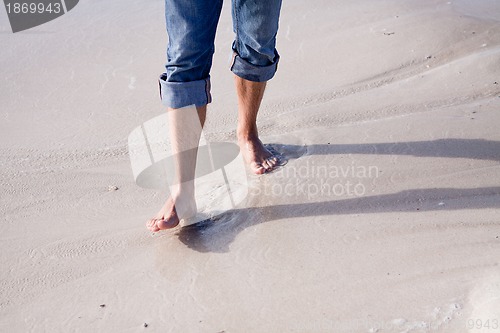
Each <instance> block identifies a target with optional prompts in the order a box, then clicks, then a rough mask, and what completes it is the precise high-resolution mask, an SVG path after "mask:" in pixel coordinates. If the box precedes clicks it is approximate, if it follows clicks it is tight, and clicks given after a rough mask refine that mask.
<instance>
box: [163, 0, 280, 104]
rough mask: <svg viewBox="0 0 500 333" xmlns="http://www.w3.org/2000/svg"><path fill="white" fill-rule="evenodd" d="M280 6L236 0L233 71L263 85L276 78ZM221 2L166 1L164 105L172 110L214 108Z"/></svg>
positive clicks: (266, 0)
mask: <svg viewBox="0 0 500 333" xmlns="http://www.w3.org/2000/svg"><path fill="white" fill-rule="evenodd" d="M280 9H281V0H232V16H233V31H234V32H235V34H236V37H235V40H234V42H233V45H232V49H233V60H232V63H231V71H232V72H233V73H234V74H235V75H237V76H239V77H241V78H243V79H246V80H250V81H255V82H264V81H268V80H270V79H271V78H272V77H273V76H274V73H275V72H276V69H277V65H278V60H279V55H278V52H277V51H276V48H275V46H276V33H277V31H278V21H279V14H280ZM221 10H222V0H165V18H166V23H167V33H168V37H169V40H168V48H167V63H166V65H165V67H166V72H165V73H163V74H162V75H161V76H160V80H159V83H160V97H161V99H162V103H163V104H164V105H166V106H169V107H172V108H181V107H185V106H188V105H193V104H194V105H196V106H201V105H206V104H208V103H210V102H211V100H212V97H211V95H210V68H211V66H212V56H213V54H214V52H215V46H214V40H215V32H216V30H217V23H218V22H219V17H220V13H221Z"/></svg>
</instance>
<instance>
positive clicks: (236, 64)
mask: <svg viewBox="0 0 500 333" xmlns="http://www.w3.org/2000/svg"><path fill="white" fill-rule="evenodd" d="M274 53H275V56H274V62H273V63H272V64H271V65H268V66H255V65H253V64H251V63H249V62H248V61H246V60H245V59H243V58H242V57H240V55H239V54H238V53H237V52H236V51H234V50H233V60H232V62H231V71H232V72H233V73H234V74H235V75H237V76H239V77H241V78H242V79H245V80H248V81H253V82H265V81H269V80H270V79H272V78H273V77H274V74H275V73H276V71H277V70H278V62H279V58H280V56H279V54H278V52H277V51H276V50H275V51H274Z"/></svg>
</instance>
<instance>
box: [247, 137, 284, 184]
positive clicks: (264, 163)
mask: <svg viewBox="0 0 500 333" xmlns="http://www.w3.org/2000/svg"><path fill="white" fill-rule="evenodd" d="M238 144H239V146H240V151H241V154H242V155H243V159H244V160H245V162H246V163H247V164H248V165H249V166H250V169H251V171H252V172H253V173H255V174H257V175H261V174H263V173H266V172H270V171H273V170H274V168H276V167H277V166H278V158H277V157H276V156H274V155H273V154H272V153H271V152H270V151H269V150H267V149H266V147H264V145H263V144H262V141H260V139H259V138H258V136H257V135H238Z"/></svg>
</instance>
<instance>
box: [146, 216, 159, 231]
mask: <svg viewBox="0 0 500 333" xmlns="http://www.w3.org/2000/svg"><path fill="white" fill-rule="evenodd" d="M147 226H148V229H149V230H150V231H152V232H157V231H160V229H159V228H158V225H157V220H156V219H151V220H149V221H148V223H147Z"/></svg>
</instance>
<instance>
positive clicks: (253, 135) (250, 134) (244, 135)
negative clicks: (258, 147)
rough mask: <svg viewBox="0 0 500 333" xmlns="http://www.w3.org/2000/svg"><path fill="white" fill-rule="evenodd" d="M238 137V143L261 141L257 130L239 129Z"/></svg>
mask: <svg viewBox="0 0 500 333" xmlns="http://www.w3.org/2000/svg"><path fill="white" fill-rule="evenodd" d="M236 136H237V137H238V141H254V140H257V139H259V135H258V133H257V128H255V129H249V128H238V130H237V131H236Z"/></svg>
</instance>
